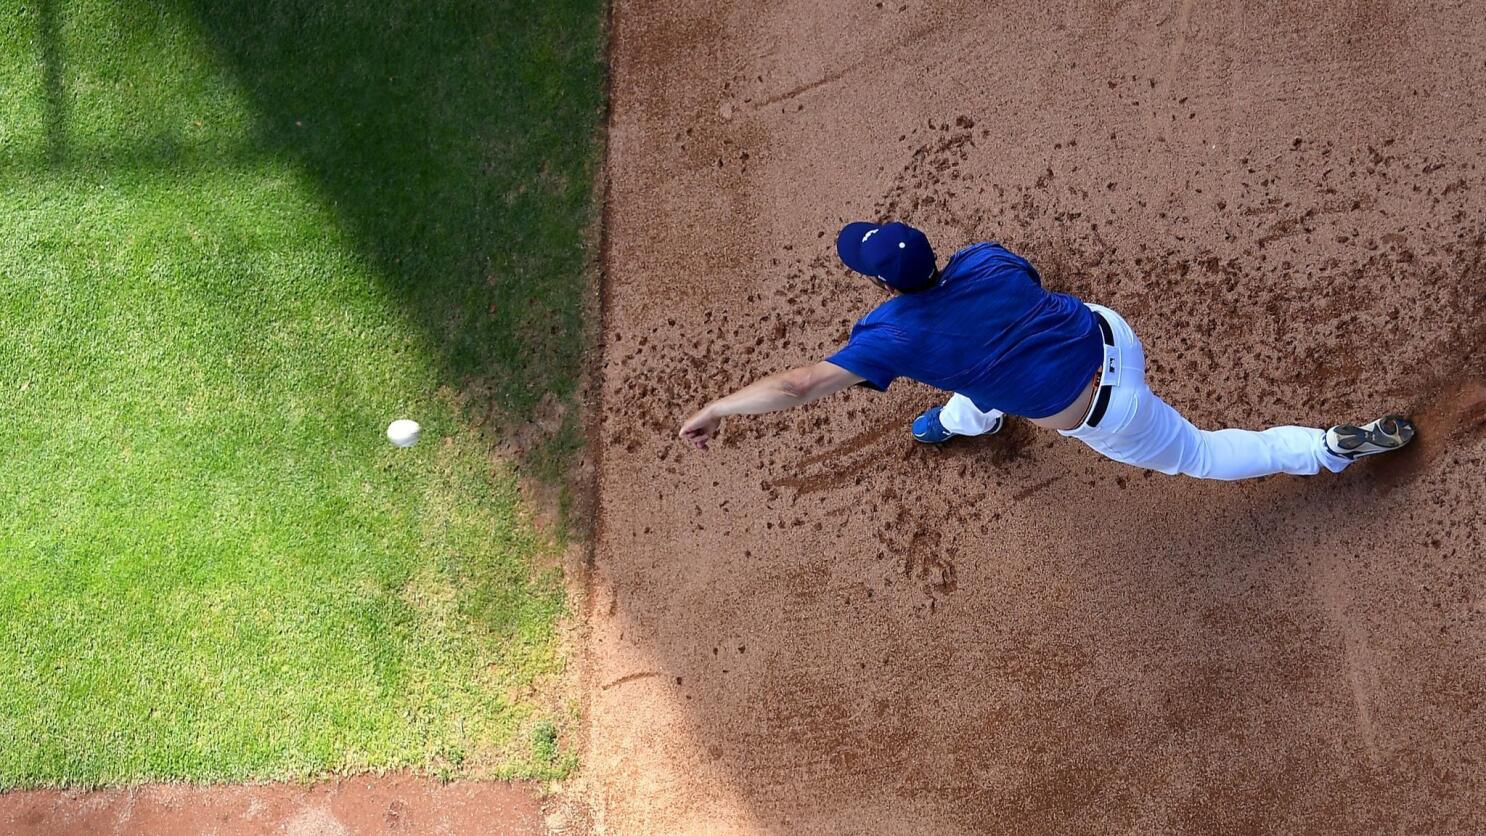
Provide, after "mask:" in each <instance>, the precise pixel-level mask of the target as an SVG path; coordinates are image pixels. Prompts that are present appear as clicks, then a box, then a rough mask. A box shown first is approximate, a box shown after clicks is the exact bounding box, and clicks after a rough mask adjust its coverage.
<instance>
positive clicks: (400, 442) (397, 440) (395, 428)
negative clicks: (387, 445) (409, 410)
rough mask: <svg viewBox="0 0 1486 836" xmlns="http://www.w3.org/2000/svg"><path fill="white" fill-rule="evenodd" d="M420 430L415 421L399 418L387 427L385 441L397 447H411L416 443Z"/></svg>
mask: <svg viewBox="0 0 1486 836" xmlns="http://www.w3.org/2000/svg"><path fill="white" fill-rule="evenodd" d="M420 429H421V428H420V427H419V426H418V422H417V421H410V420H408V419H407V418H399V419H397V420H396V421H393V422H392V423H391V424H388V425H387V440H388V441H390V442H392V443H393V444H395V445H397V446H398V447H412V446H413V445H414V444H417V443H418V431H419V430H420Z"/></svg>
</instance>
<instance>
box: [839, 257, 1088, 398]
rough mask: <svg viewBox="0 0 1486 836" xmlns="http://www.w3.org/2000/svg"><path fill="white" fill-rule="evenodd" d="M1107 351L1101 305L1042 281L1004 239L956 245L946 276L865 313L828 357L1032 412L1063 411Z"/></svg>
mask: <svg viewBox="0 0 1486 836" xmlns="http://www.w3.org/2000/svg"><path fill="white" fill-rule="evenodd" d="M1103 357H1104V341H1103V339H1102V338H1101V337H1100V335H1099V326H1098V324H1097V323H1096V322H1095V320H1094V313H1093V311H1090V310H1089V309H1088V308H1087V307H1085V306H1084V304H1083V303H1082V302H1080V301H1079V300H1078V299H1076V298H1074V297H1072V296H1069V295H1068V294H1066V293H1052V292H1049V291H1047V290H1044V289H1043V288H1042V277H1041V276H1039V275H1037V270H1036V269H1034V268H1033V267H1032V265H1031V264H1030V263H1028V262H1027V260H1026V259H1024V258H1022V257H1021V256H1019V255H1017V254H1015V253H1013V252H1011V251H1010V250H1008V249H1006V248H1005V247H1002V246H1000V245H998V244H974V245H971V246H969V247H966V248H965V249H963V250H960V251H959V252H957V253H955V254H954V257H952V258H951V259H950V260H949V264H948V265H946V266H945V268H944V271H943V273H942V275H941V279H940V282H939V284H937V285H935V286H934V287H932V288H930V289H928V290H924V291H919V292H917V293H905V294H902V295H899V296H894V297H893V298H892V299H889V300H888V301H886V302H883V303H882V304H881V305H878V306H877V308H875V309H874V310H873V311H872V312H871V313H869V314H867V315H866V316H864V317H862V319H861V320H860V321H859V322H857V324H856V325H855V326H854V327H853V328H852V329H851V339H850V341H849V342H847V344H846V345H845V346H843V347H842V348H841V350H839V351H837V352H836V353H835V354H833V355H831V356H830V357H828V358H826V359H827V360H828V361H829V362H831V363H834V364H835V365H837V366H840V367H841V368H843V369H846V370H847V371H849V372H852V373H853V374H856V375H859V376H860V377H862V378H864V379H865V380H866V382H867V385H869V386H871V387H872V388H874V389H879V390H882V389H886V388H887V387H888V384H890V383H892V382H893V379H894V378H897V377H907V378H911V379H913V380H917V381H920V382H922V383H927V384H929V385H930V386H936V387H938V388H940V389H944V390H947V391H950V392H958V393H960V394H961V395H964V396H965V397H967V398H969V399H970V400H972V401H974V402H975V405H976V407H978V408H979V409H980V410H981V411H982V412H984V411H988V410H990V409H993V408H994V409H999V410H1001V411H1002V412H1007V413H1010V414H1012V415H1021V416H1024V417H1027V418H1046V417H1047V416H1049V415H1053V414H1056V413H1058V412H1061V411H1062V410H1063V409H1066V408H1067V407H1068V406H1069V405H1070V404H1072V403H1073V402H1074V401H1075V400H1077V399H1078V397H1079V396H1080V395H1081V394H1083V391H1084V388H1085V387H1087V386H1088V385H1089V381H1090V380H1092V379H1093V377H1094V373H1095V372H1096V371H1097V370H1098V369H1099V366H1100V364H1101V363H1102V362H1103Z"/></svg>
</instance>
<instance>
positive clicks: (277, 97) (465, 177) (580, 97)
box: [183, 0, 605, 455]
mask: <svg viewBox="0 0 1486 836" xmlns="http://www.w3.org/2000/svg"><path fill="white" fill-rule="evenodd" d="M578 5H579V6H580V8H577V9H574V8H573V7H572V5H571V4H555V5H551V6H548V5H543V4H518V3H510V2H499V0H497V2H494V3H461V2H433V3H412V2H396V3H391V4H388V3H360V4H358V3H349V4H348V3H334V2H328V0H268V2H262V0H211V2H207V0H186V2H185V3H184V5H183V8H184V10H185V11H186V13H188V14H189V15H191V16H192V17H194V19H195V20H196V21H197V22H198V24H199V26H200V29H201V31H202V32H203V33H204V34H205V37H206V40H207V42H208V43H209V44H210V46H211V47H212V48H213V50H214V51H215V53H216V54H217V55H218V56H219V57H220V60H221V61H222V62H223V64H224V65H225V66H227V67H228V68H229V69H230V70H231V71H232V73H233V74H234V75H235V77H236V81H237V83H238V85H239V88H240V90H241V92H242V93H243V94H244V95H246V96H247V97H248V98H249V99H250V101H251V102H252V104H253V105H254V106H255V108H256V109H257V112H258V124H257V125H256V134H257V140H258V143H259V144H260V145H261V146H262V151H263V152H264V153H267V154H270V155H274V156H282V157H287V158H289V159H291V160H293V161H294V162H295V163H296V164H297V165H298V166H299V167H300V168H301V170H303V171H305V172H306V173H308V175H310V177H312V178H313V180H314V182H315V183H316V184H317V185H318V186H319V188H320V189H321V190H322V191H323V198H324V203H325V204H326V205H327V206H328V207H329V208H331V209H332V210H333V211H334V212H335V213H336V214H337V215H338V216H339V218H340V220H341V222H342V227H343V228H344V229H346V230H347V231H348V232H349V233H350V234H351V235H352V236H353V237H354V240H355V241H356V243H357V245H358V247H359V249H360V251H361V252H362V253H363V254H364V255H365V256H366V257H367V258H369V259H370V260H371V261H372V262H374V263H375V265H376V266H377V267H378V268H379V271H378V272H379V273H380V275H381V276H383V277H384V280H385V282H386V285H387V291H388V293H389V296H390V297H391V298H392V299H393V300H394V301H395V302H396V303H397V305H398V306H399V308H400V310H401V311H402V312H404V314H405V315H406V316H407V318H408V319H409V320H410V321H411V322H413V323H415V324H416V325H417V326H418V327H419V328H421V329H422V331H424V332H425V333H426V334H427V335H428V337H429V338H430V342H431V343H432V344H434V345H436V346H437V347H438V349H439V350H440V351H441V353H442V360H443V362H444V365H445V367H446V370H447V373H446V382H447V384H448V385H449V386H450V387H452V388H453V389H454V390H455V391H458V392H459V393H461V395H462V397H463V398H464V399H465V403H466V404H467V406H468V407H469V408H471V409H472V410H474V411H475V414H476V417H478V418H479V419H481V420H483V421H488V422H489V423H490V424H491V425H493V426H495V427H498V428H505V427H510V426H512V425H516V424H522V423H525V422H529V421H531V420H532V419H533V418H534V417H535V416H536V415H537V414H538V412H541V411H544V410H546V409H547V407H548V406H549V405H550V404H551V403H552V402H553V400H552V399H551V398H548V399H547V400H546V401H545V402H544V400H543V398H544V396H545V395H547V394H548V393H556V395H558V396H559V399H558V400H559V401H560V400H561V397H560V396H563V395H566V394H568V393H571V392H572V391H573V390H574V387H575V385H576V383H577V380H578V376H579V373H580V363H581V362H582V354H583V350H584V348H585V337H584V334H585V331H584V320H583V314H584V306H585V304H586V303H587V301H586V300H587V298H588V297H587V292H588V291H589V289H590V284H589V281H588V278H587V274H588V273H589V272H591V270H590V268H591V266H592V263H593V258H592V256H593V255H594V254H593V253H592V252H591V248H589V247H587V246H586V242H585V236H586V235H587V234H588V231H589V230H591V229H593V226H592V223H591V222H592V220H593V218H592V214H593V209H592V200H591V197H592V186H593V183H594V177H595V174H596V168H595V163H596V155H595V154H594V153H593V142H594V139H595V133H594V132H595V131H596V130H597V128H598V126H599V123H600V121H601V119H602V113H603V110H602V103H603V99H602V96H603V90H602V86H603V85H602V82H603V77H604V75H603V74H604V72H605V70H604V65H603V55H602V49H601V41H600V31H599V30H600V14H599V9H598V7H597V5H596V4H587V3H582V2H580V3H579V4H578ZM589 6H592V8H589ZM579 24H582V25H579ZM543 417H544V421H545V422H547V423H549V424H550V423H552V422H553V421H554V416H552V415H551V414H546V415H544V416H543ZM563 420H565V421H566V425H567V427H568V430H569V432H568V440H569V441H570V442H572V441H575V440H576V439H577V437H578V436H579V434H578V433H577V432H576V426H577V422H576V417H574V416H568V417H566V418H564V419H563ZM544 452H545V453H551V452H555V451H553V450H551V449H550V448H544ZM533 455H536V454H535V453H534V454H533Z"/></svg>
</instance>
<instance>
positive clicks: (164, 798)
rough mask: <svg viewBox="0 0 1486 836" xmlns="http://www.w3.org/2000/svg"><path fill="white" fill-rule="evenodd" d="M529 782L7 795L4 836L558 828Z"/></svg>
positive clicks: (308, 835) (369, 781) (313, 835)
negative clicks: (544, 812) (549, 818)
mask: <svg viewBox="0 0 1486 836" xmlns="http://www.w3.org/2000/svg"><path fill="white" fill-rule="evenodd" d="M565 821H566V820H564V819H561V818H558V819H555V820H551V821H544V819H543V816H542V805H541V802H540V800H539V799H538V795H537V790H536V787H535V786H534V785H531V784H519V783H497V782H479V781H454V782H450V783H440V782H438V781H435V780H433V779H429V778H419V777H414V776H411V775H406V774H389V775H365V776H360V777H357V778H346V779H344V780H340V781H331V782H327V783H322V784H314V785H301V784H248V785H236V786H217V787H196V786H188V785H179V784H163V785H159V784H157V785H151V786H143V787H126V788H120V789H109V790H99V791H94V792H84V791H75V790H69V791H59V790H35V791H28V792H11V793H5V794H0V833H6V834H14V835H15V836H77V835H78V834H90V836H94V835H95V834H96V836H103V834H148V836H173V835H174V834H180V836H205V835H206V834H223V836H228V834H239V833H241V834H268V833H273V834H283V836H340V834H372V833H386V834H400V833H408V834H414V833H416V834H428V835H429V836H434V835H435V834H474V833H501V834H513V835H514V834H524V833H542V832H544V825H546V824H551V825H554V827H553V828H552V829H553V830H555V831H558V832H561V830H562V825H564V824H565Z"/></svg>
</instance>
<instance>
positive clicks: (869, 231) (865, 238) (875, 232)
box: [862, 229, 878, 244]
mask: <svg viewBox="0 0 1486 836" xmlns="http://www.w3.org/2000/svg"><path fill="white" fill-rule="evenodd" d="M877 233H878V230H875V229H869V230H867V234H866V235H863V236H862V243H863V244H865V243H867V239H868V238H871V237H872V236H874V235H876V234H877Z"/></svg>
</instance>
